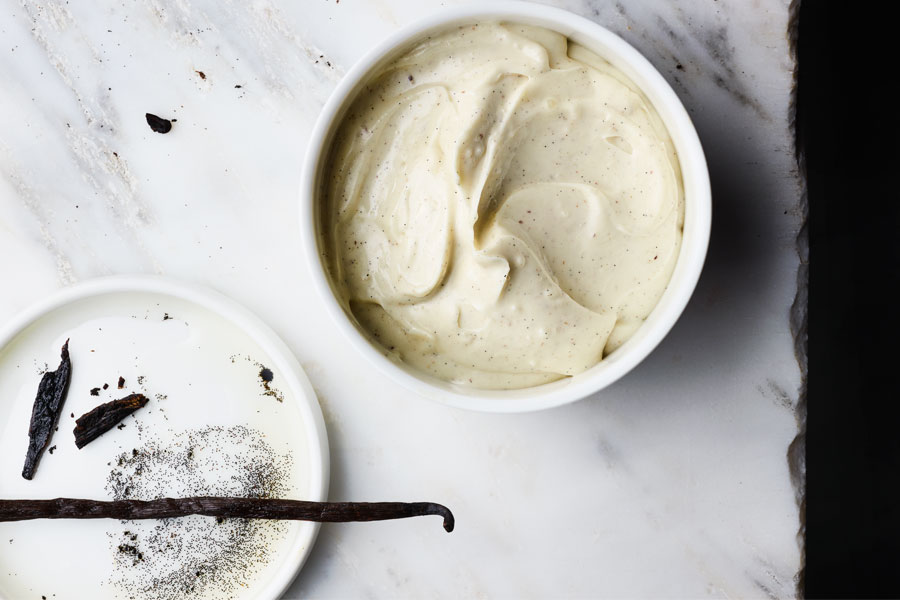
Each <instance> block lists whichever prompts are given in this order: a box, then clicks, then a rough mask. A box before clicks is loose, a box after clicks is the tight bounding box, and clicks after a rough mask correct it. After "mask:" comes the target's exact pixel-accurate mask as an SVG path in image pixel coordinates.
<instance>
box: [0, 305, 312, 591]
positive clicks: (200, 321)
mask: <svg viewBox="0 0 900 600" xmlns="http://www.w3.org/2000/svg"><path fill="white" fill-rule="evenodd" d="M67 338H69V339H70V342H69V349H70V353H71V357H72V379H71V383H70V386H69V392H68V397H67V399H66V402H65V405H64V407H63V412H62V416H61V418H60V420H59V429H58V430H57V431H56V432H55V433H54V435H53V437H52V439H51V441H50V446H51V447H52V446H55V447H56V448H55V449H54V452H53V453H52V454H50V453H49V452H45V453H44V455H43V458H42V459H41V462H40V464H39V466H38V469H37V473H36V475H35V478H34V480H33V481H26V480H24V479H23V478H22V477H21V470H22V463H23V460H24V456H25V448H26V446H27V443H28V436H27V431H28V424H29V420H30V414H31V408H32V404H33V401H34V396H35V393H36V391H37V386H38V382H39V381H40V378H41V372H42V371H43V370H45V369H47V368H49V369H51V370H52V369H55V368H56V365H57V364H58V362H59V349H60V347H61V345H62V344H63V342H65V340H66V339H67ZM262 366H266V367H268V368H270V369H272V371H273V373H272V374H273V380H272V382H271V383H270V384H269V386H268V389H266V387H264V382H263V380H262V379H261V378H260V376H259V372H260V369H261V368H262ZM120 376H121V377H124V379H125V385H124V388H123V389H118V386H117V381H118V378H119V377H120ZM104 383H106V384H108V385H109V388H108V389H107V390H102V389H101V390H100V391H99V392H98V394H99V395H97V396H93V395H91V393H90V390H91V389H92V388H97V387H101V388H102V386H103V384H104ZM279 383H284V378H283V377H281V373H280V372H279V370H278V368H277V366H276V365H275V363H274V362H272V359H271V358H270V357H269V356H267V355H265V354H264V353H263V351H262V350H261V349H260V347H259V346H258V345H257V344H256V343H255V342H254V341H253V340H252V339H251V338H250V337H249V336H248V335H247V334H245V333H243V332H242V331H241V330H239V329H238V328H237V327H235V326H234V325H233V324H231V323H230V322H228V321H226V320H225V319H223V318H222V317H220V316H218V315H216V314H214V313H212V312H211V311H208V310H206V309H203V308H201V307H199V306H197V305H195V304H193V303H189V302H186V301H182V300H177V299H174V298H172V297H170V296H164V295H156V294H149V293H112V294H106V295H102V296H95V297H91V298H86V299H83V300H79V301H76V302H74V303H71V304H68V305H66V306H63V307H61V308H58V309H56V310H54V311H53V312H51V313H50V314H48V315H45V316H44V317H42V318H41V319H39V320H38V321H36V322H35V323H33V324H32V325H31V326H29V327H28V328H27V329H25V330H24V331H23V332H22V333H20V334H19V335H18V336H17V337H16V338H15V339H14V340H12V341H11V342H10V343H9V344H8V345H7V346H6V347H5V348H4V349H2V350H0V497H3V498H53V497H60V496H67V497H85V498H95V499H102V500H108V499H112V497H113V495H114V494H115V493H116V489H115V486H114V485H113V483H111V482H110V477H111V474H113V473H114V472H116V471H118V472H119V476H120V477H122V476H124V477H125V478H126V479H125V481H129V479H128V478H133V481H140V482H143V483H139V484H138V485H137V486H135V487H136V488H137V489H135V490H129V494H131V496H125V497H135V496H138V497H140V496H141V495H144V497H146V496H148V495H149V496H150V497H152V496H153V495H160V494H166V495H175V494H178V493H186V492H187V493H190V492H191V491H197V490H202V489H204V487H205V489H210V490H211V491H214V492H215V491H223V490H224V491H226V492H237V493H239V492H240V490H241V489H244V490H246V489H250V488H252V484H251V483H248V482H249V481H250V479H252V477H253V476H254V475H253V471H254V467H256V470H257V471H258V467H259V466H260V464H261V463H264V462H268V463H270V464H272V465H276V466H277V467H278V469H280V471H279V473H277V474H275V475H273V474H272V473H269V474H268V476H269V479H267V480H266V482H267V483H265V482H264V483H265V485H268V487H269V488H270V489H269V490H268V491H269V492H272V491H273V489H272V488H273V486H274V492H275V493H276V494H278V495H284V496H287V497H292V498H306V497H308V493H309V490H310V487H311V479H312V476H311V475H310V472H311V469H310V464H309V462H310V456H311V454H310V441H309V440H308V439H306V436H305V435H304V434H303V432H304V431H306V430H307V426H306V425H305V424H304V423H303V417H302V415H301V413H300V410H299V409H298V407H297V406H296V401H295V400H296V399H295V398H294V397H293V396H292V394H291V390H290V389H287V387H280V386H279ZM134 392H141V393H144V394H145V395H147V396H148V397H149V398H150V402H149V403H148V404H147V406H146V407H144V408H143V409H141V410H139V411H137V412H136V413H134V415H133V417H128V418H126V419H125V420H124V421H123V422H124V424H125V427H124V428H122V429H119V428H116V429H113V430H111V431H109V432H107V433H106V434H104V435H103V436H101V437H100V438H98V439H97V440H95V441H94V442H92V443H90V444H89V445H87V446H86V447H85V448H83V449H81V450H78V449H77V448H76V447H75V444H74V438H73V435H72V429H73V427H74V426H75V418H74V417H78V416H80V415H81V414H83V413H85V412H87V411H88V410H90V409H91V408H93V407H94V406H96V405H98V404H100V403H102V402H108V401H110V400H113V399H116V398H121V397H123V396H125V395H126V394H129V393H134ZM279 399H280V400H282V401H279ZM301 400H302V399H301ZM72 415H74V417H73V416H72ZM251 446H252V448H251ZM189 451H190V452H191V453H192V455H191V460H193V461H195V463H196V464H195V466H194V468H188V469H187V470H185V466H184V465H182V467H181V470H180V471H179V470H178V468H177V465H178V462H177V460H173V459H177V458H178V456H182V458H184V457H186V456H187V453H188V452H189ZM153 452H156V453H157V454H160V455H164V454H166V453H168V457H167V458H166V457H165V456H163V457H162V458H161V459H160V460H158V461H156V462H154V461H153V460H149V459H148V460H147V461H145V463H144V465H143V466H141V465H138V463H137V462H136V459H137V457H138V455H147V456H148V457H149V456H150V455H151V454H152V453H153ZM179 453H181V454H179ZM266 453H268V454H266ZM251 455H252V456H251ZM248 456H249V457H250V458H248ZM267 456H268V459H267V460H266V457H267ZM122 457H124V459H123V458H122ZM157 458H159V457H157ZM132 459H135V460H132ZM163 459H165V460H168V461H169V462H168V463H166V462H165V460H163ZM261 459H262V460H261ZM185 464H187V463H185ZM197 465H199V466H197ZM248 466H249V467H250V468H249V469H248V468H247V467H248ZM188 467H190V465H188ZM136 468H138V471H139V472H140V471H141V470H143V471H144V472H143V473H140V475H139V476H138V477H136V476H135V469H136ZM186 473H187V475H185V474H186ZM257 475H258V473H257ZM198 478H200V479H204V481H200V480H199V479H198ZM263 479H265V477H264V478H263ZM273 482H275V483H274V484H273ZM192 486H193V487H192ZM198 486H199V487H198ZM122 492H123V489H122V488H121V487H120V488H119V489H118V494H119V495H120V496H121V494H122ZM160 523H161V522H160V521H143V522H129V523H122V522H120V521H115V520H105V519H104V520H90V521H88V520H84V521H78V520H36V521H25V522H17V523H0V597H5V598H20V597H35V598H40V597H41V596H46V597H47V598H53V597H54V595H55V596H56V597H60V598H66V597H81V598H87V597H90V598H106V597H132V596H133V597H149V598H154V597H160V596H164V595H165V594H167V593H170V592H172V591H173V590H175V589H176V588H173V587H172V586H170V587H169V588H168V589H158V587H159V586H157V589H154V590H149V591H145V592H140V588H141V586H142V585H144V584H145V583H146V582H148V581H149V582H151V583H152V582H153V579H154V578H156V579H157V580H159V579H160V577H162V578H164V579H166V578H167V579H170V580H171V579H174V578H181V580H183V581H187V579H186V578H185V573H184V572H183V571H184V570H183V569H182V571H178V570H177V569H175V568H173V564H176V563H177V560H176V559H177V558H178V551H181V552H183V553H184V557H183V558H184V564H191V563H190V561H189V560H188V559H189V558H193V559H195V561H194V563H195V564H203V565H204V569H203V572H202V573H200V574H199V575H196V579H197V582H196V583H197V585H196V586H194V590H193V592H192V593H191V595H189V596H187V597H199V598H203V597H206V598H224V597H254V596H255V594H256V592H258V591H259V590H260V589H262V588H264V587H265V586H266V584H267V583H268V582H269V581H270V580H271V579H272V577H273V575H274V574H275V572H276V570H277V569H278V567H279V566H280V565H282V564H283V563H284V561H285V560H286V558H287V554H288V552H289V551H291V552H296V550H297V545H298V544H299V542H298V540H299V539H300V538H301V537H302V534H303V533H304V528H308V527H311V525H310V524H306V523H295V522H283V523H273V522H268V521H265V522H258V523H255V524H254V527H255V529H253V531H251V532H249V533H248V530H247V529H246V528H244V529H243V530H240V531H239V530H238V529H236V526H237V524H236V523H235V522H234V520H232V521H231V522H228V521H226V522H225V523H216V522H215V519H213V518H209V517H196V516H195V517H188V518H186V519H175V520H168V521H167V522H166V527H168V529H166V530H165V531H163V532H161V531H160V530H159V525H160ZM163 534H166V535H168V534H174V535H173V536H172V539H173V540H175V539H178V541H179V543H181V544H182V548H181V550H178V549H177V548H176V549H175V550H173V549H172V548H168V550H165V549H164V548H163V547H162V546H163V545H162V544H161V541H162V540H163ZM235 535H239V536H240V535H242V536H244V538H245V540H246V543H244V544H243V545H242V544H237V545H234V544H232V546H233V547H230V548H228V552H230V563H229V564H230V567H229V568H226V569H218V572H216V568H207V567H210V565H212V564H214V563H215V560H213V561H212V562H209V561H207V562H206V563H203V562H202V561H200V562H199V563H198V562H197V560H196V559H197V555H198V548H199V546H198V544H197V540H198V539H200V538H199V537H198V536H208V537H209V538H210V540H213V542H211V543H210V544H208V545H207V548H206V549H204V550H203V551H204V552H207V554H208V555H209V556H211V557H213V559H216V558H217V556H218V559H221V558H222V557H221V556H219V555H217V554H216V552H219V554H221V552H220V550H221V548H220V546H221V545H223V544H227V542H228V541H229V540H232V541H233V538H234V536H235ZM192 536H193V538H192ZM217 536H218V538H217ZM132 538H135V539H133V540H132ZM216 539H218V541H215V540H216ZM153 543H155V546H153ZM191 544H193V546H192V545H191ZM129 546H131V547H134V551H133V552H132V551H131V549H130V548H129ZM151 546H153V547H151ZM122 547H124V548H125V549H124V550H123V549H122ZM261 549H263V550H264V553H265V554H266V556H264V557H263V558H262V559H261V560H260V559H258V558H257V559H254V556H255V555H257V554H259V552H260V550H261ZM148 550H149V553H147V552H148ZM161 551H164V552H168V554H167V555H163V556H160V555H159V553H160V552H161ZM153 552H156V554H155V555H154V554H152V553H153ZM139 553H140V554H141V555H144V554H145V553H147V555H146V556H141V559H140V560H138V558H137V555H138V554H139ZM188 553H190V556H188ZM242 553H243V554H245V556H243V557H242ZM226 562H227V561H226ZM167 569H168V571H167ZM179 585H180V584H179ZM135 592H138V593H135ZM179 595H181V594H179Z"/></svg>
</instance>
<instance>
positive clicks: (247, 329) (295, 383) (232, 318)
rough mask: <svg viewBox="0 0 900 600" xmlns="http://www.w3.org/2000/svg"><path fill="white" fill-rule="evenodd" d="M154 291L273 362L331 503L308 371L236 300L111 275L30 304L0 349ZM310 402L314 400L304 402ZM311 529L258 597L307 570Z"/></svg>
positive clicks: (4, 332)
mask: <svg viewBox="0 0 900 600" xmlns="http://www.w3.org/2000/svg"><path fill="white" fill-rule="evenodd" d="M131 292H139V293H151V294H159V295H163V296H170V297H173V298H177V299H179V300H183V301H186V302H190V303H193V304H196V305H197V306H200V307H201V308H204V309H206V310H208V311H210V312H212V313H214V314H216V315H218V316H219V317H221V318H223V319H225V320H226V321H229V322H231V323H232V324H233V325H234V326H235V327H237V328H238V329H240V330H242V331H243V332H244V333H245V334H246V335H248V336H249V337H250V338H251V339H252V340H253V341H254V342H256V343H257V344H259V346H260V348H262V350H263V351H264V352H265V353H266V354H267V355H268V356H269V357H271V359H272V361H273V365H274V366H275V367H276V368H277V369H278V372H279V373H281V376H283V377H285V379H286V380H287V388H289V389H291V390H294V391H295V393H297V394H298V396H299V397H298V399H297V405H298V407H299V409H300V412H301V414H302V416H303V419H304V422H305V424H306V433H307V435H308V436H309V437H310V438H311V439H310V444H309V450H310V464H309V473H310V490H309V492H310V497H309V498H306V499H307V500H313V501H318V502H324V501H326V500H327V499H328V489H329V484H330V452H329V444H328V432H327V430H326V428H325V420H324V418H323V416H322V409H321V407H320V406H319V402H318V396H317V395H316V393H315V390H314V389H313V387H312V383H310V381H309V378H308V377H307V375H306V373H305V372H304V371H303V368H302V367H301V365H300V362H299V360H298V359H297V357H296V356H295V355H294V353H293V352H292V351H291V349H290V348H289V347H288V346H287V344H286V343H285V342H284V341H283V340H282V339H281V337H279V336H278V334H276V333H275V331H274V330H273V329H272V328H271V327H269V326H268V325H267V324H266V323H265V322H263V321H262V320H261V319H260V318H259V317H258V316H256V315H255V314H254V313H253V312H252V311H251V310H250V309H248V308H246V307H245V306H243V305H242V304H240V303H238V302H237V301H236V300H233V299H232V298H229V297H228V296H226V295H224V294H222V293H221V292H218V291H215V290H213V289H210V288H207V287H204V286H201V285H198V284H193V283H187V282H184V281H180V280H177V279H173V278H169V277H163V276H158V275H111V276H104V277H97V278H94V279H88V280H84V281H81V282H78V283H74V284H72V285H69V286H67V287H64V288H61V289H58V290H56V291H55V292H52V293H51V294H50V295H49V296H47V297H45V298H42V299H41V300H39V301H37V302H35V303H33V304H31V305H29V306H26V307H25V308H24V309H23V310H21V311H19V312H18V313H17V314H15V315H14V316H13V317H12V318H11V319H9V320H8V321H7V322H6V323H3V324H2V325H0V350H2V349H3V348H5V347H6V345H7V344H9V343H10V342H11V341H13V340H14V339H15V338H16V337H18V336H19V334H21V333H22V332H23V331H25V330H26V329H27V328H28V326H29V325H31V324H32V323H34V322H35V321H37V320H39V319H41V318H43V317H44V316H46V315H48V314H50V313H52V312H53V311H55V310H57V309H59V308H60V307H63V306H65V305H67V304H70V303H73V302H76V301H79V300H84V299H87V298H96V297H99V296H106V295H110V294H122V293H131ZM302 398H308V399H309V401H303V399H302ZM308 525H310V527H308V528H306V530H305V532H303V533H301V534H300V535H299V536H298V539H297V540H296V543H295V544H294V545H293V546H292V547H289V548H287V549H286V554H285V559H284V562H283V563H282V566H281V567H280V568H278V569H277V570H276V571H275V572H274V573H273V574H272V578H271V580H270V581H269V582H268V584H267V585H265V587H260V588H259V590H257V592H256V594H255V595H254V597H256V598H279V597H281V595H282V594H284V593H285V591H287V589H288V588H289V587H290V585H291V583H293V581H294V580H295V579H296V578H297V575H299V574H300V571H302V570H303V565H304V564H305V563H306V561H307V559H308V558H309V555H310V554H311V553H312V549H313V547H314V546H315V542H316V538H317V537H318V535H319V530H320V529H321V523H316V522H309V523H308Z"/></svg>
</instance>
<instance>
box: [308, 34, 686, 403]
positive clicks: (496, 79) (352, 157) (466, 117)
mask: <svg viewBox="0 0 900 600" xmlns="http://www.w3.org/2000/svg"><path fill="white" fill-rule="evenodd" d="M334 140H335V141H334V142H333V147H332V151H331V155H330V160H329V163H328V166H327V167H326V171H325V173H324V179H323V181H324V183H323V197H324V203H323V205H322V210H321V215H320V224H321V227H322V231H323V240H322V243H321V247H322V251H323V258H324V261H325V263H326V265H327V266H328V269H329V271H330V274H331V277H332V280H333V285H334V287H335V290H336V292H337V295H338V297H339V298H341V299H342V300H343V301H344V302H345V306H346V309H347V310H348V311H350V312H351V313H352V314H353V315H354V316H355V317H356V319H357V320H358V322H359V324H360V326H361V327H362V328H363V329H364V330H365V331H366V332H367V333H368V334H369V335H370V337H371V338H372V339H373V340H374V341H376V342H377V343H379V344H380V345H381V346H383V347H384V348H385V349H386V350H387V351H388V352H392V353H394V355H395V356H396V357H397V358H399V359H401V360H403V361H405V362H406V363H408V364H410V365H413V366H415V367H417V368H419V369H421V370H424V371H426V372H428V373H430V374H432V375H434V376H437V377H439V378H441V379H445V380H448V381H452V382H458V383H462V384H466V385H472V386H475V387H480V388H495V389H512V388H522V387H528V386H533V385H538V384H541V383H546V382H549V381H553V380H556V379H559V378H561V377H565V376H571V375H575V374H577V373H580V372H582V371H585V370H586V369H589V368H590V367H592V366H594V365H596V364H597V363H598V362H599V361H600V360H602V359H603V357H604V356H605V355H606V354H608V353H610V352H612V351H613V350H615V349H616V348H618V347H619V346H620V345H621V344H623V343H624V342H625V341H626V340H627V339H628V338H629V337H630V336H631V335H632V334H633V333H634V332H635V331H636V330H637V328H638V327H640V325H641V323H642V322H643V321H644V319H646V317H647V316H648V315H649V314H650V312H651V311H652V310H653V308H654V306H655V305H656V304H657V302H658V301H659V299H660V297H661V295H662V293H663V291H664V290H665V288H666V285H667V284H668V281H669V278H670V276H671V274H672V271H673V269H674V266H675V262H676V260H677V257H678V252H679V247H680V244H681V234H682V223H683V219H684V216H683V215H684V200H683V190H682V184H681V175H680V171H679V167H678V160H677V157H676V155H675V152H674V149H673V146H672V143H671V140H670V139H669V136H668V133H667V132H666V129H665V127H664V125H663V124H662V121H661V120H660V118H659V116H658V115H657V113H656V111H655V110H654V109H653V107H652V106H651V105H650V103H649V101H648V100H647V99H646V98H645V97H644V96H643V94H642V93H641V92H640V91H639V90H638V89H637V88H636V86H635V85H634V84H633V83H631V82H630V81H629V80H628V79H627V78H626V77H625V75H623V74H622V73H621V72H620V71H618V70H617V69H615V68H613V67H612V66H611V65H610V64H608V63H607V62H606V61H604V60H603V59H601V58H600V57H598V56H597V55H596V54H594V53H592V52H590V51H589V50H587V49H585V48H584V47H582V46H579V45H578V44H576V43H573V42H570V41H569V40H567V39H566V37H565V36H562V35H560V34H558V33H556V32H553V31H550V30H547V29H543V28H539V27H532V26H523V25H518V24H508V23H504V24H501V23H484V24H479V25H473V26H465V27H459V28H455V29H453V30H452V31H447V32H445V33H442V34H440V35H435V36H432V37H429V38H427V39H425V40H424V41H422V42H421V43H419V44H417V45H416V46H415V47H414V48H412V49H411V50H410V51H408V52H407V53H405V54H403V55H402V56H401V57H400V58H397V59H395V60H393V61H392V62H390V63H389V64H386V65H384V66H383V67H382V68H381V69H380V70H379V71H377V73H375V74H374V76H373V77H371V78H370V79H369V80H368V81H367V82H366V83H365V85H364V87H363V88H362V89H361V90H360V91H359V92H358V96H357V97H356V98H355V99H354V101H353V103H352V105H351V106H350V108H349V109H348V112H347V115H346V116H345V118H344V120H343V122H342V123H341V124H340V126H339V129H338V131H337V132H336V134H335V138H334Z"/></svg>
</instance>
